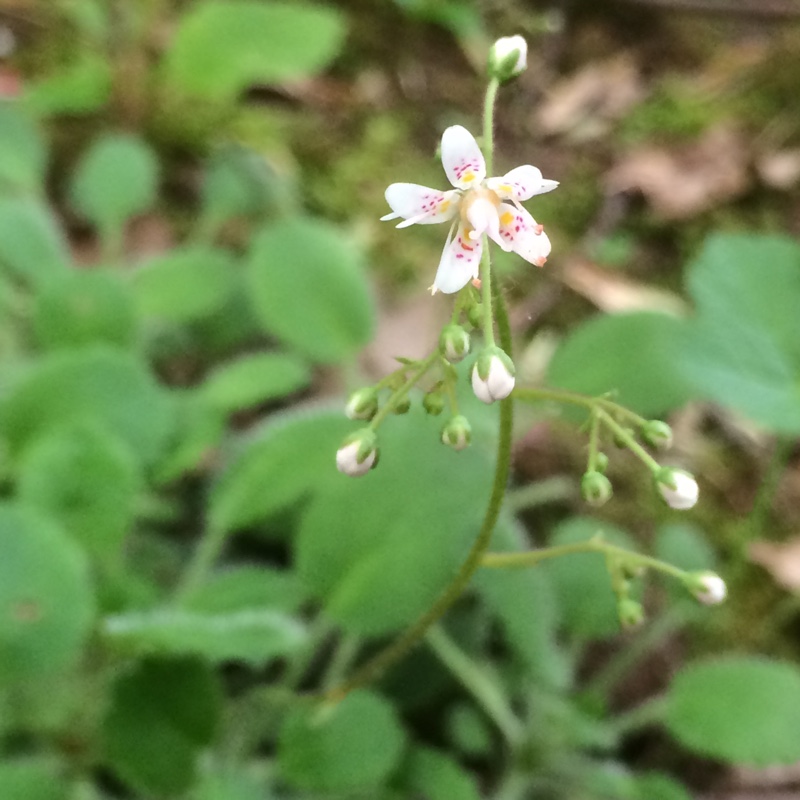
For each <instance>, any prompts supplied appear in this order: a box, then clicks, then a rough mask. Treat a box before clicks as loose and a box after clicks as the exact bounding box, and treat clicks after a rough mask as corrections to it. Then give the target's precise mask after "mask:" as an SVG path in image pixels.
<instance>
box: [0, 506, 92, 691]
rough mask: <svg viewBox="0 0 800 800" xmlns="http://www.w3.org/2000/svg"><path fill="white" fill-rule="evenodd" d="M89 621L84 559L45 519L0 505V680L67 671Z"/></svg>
mask: <svg viewBox="0 0 800 800" xmlns="http://www.w3.org/2000/svg"><path fill="white" fill-rule="evenodd" d="M93 616H94V598H93V595H92V589H91V581H90V577H89V571H88V568H87V563H86V559H85V558H84V556H83V553H82V552H81V551H80V549H79V548H78V546H77V545H76V544H75V543H74V542H72V541H71V540H70V539H69V538H67V536H66V535H65V534H64V532H63V531H62V530H61V529H60V528H59V527H58V526H57V525H56V524H55V523H54V522H52V521H51V520H49V519H48V518H46V517H44V516H40V515H38V514H37V513H34V512H33V511H32V510H28V509H24V508H18V507H15V506H12V505H9V504H3V505H0V652H2V654H3V657H2V658H0V681H8V682H11V681H17V680H20V679H29V678H31V677H35V676H37V675H40V674H47V673H51V672H57V671H58V670H63V669H66V668H67V667H69V666H71V665H72V664H73V663H74V662H75V661H76V660H77V658H78V656H79V654H80V652H81V648H82V647H83V645H84V643H85V641H86V639H87V637H88V634H89V628H90V625H91V623H92V618H93Z"/></svg>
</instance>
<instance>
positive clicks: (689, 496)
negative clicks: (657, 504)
mask: <svg viewBox="0 0 800 800" xmlns="http://www.w3.org/2000/svg"><path fill="white" fill-rule="evenodd" d="M656 486H658V491H659V492H660V493H661V496H662V497H663V498H664V500H665V502H666V503H667V505H668V506H669V507H670V508H675V509H678V510H679V511H685V510H686V509H688V508H692V506H694V504H695V503H696V502H697V498H698V496H699V494H700V490H699V488H698V486H697V481H696V480H695V479H694V477H693V476H692V475H691V474H690V473H688V472H686V471H685V470H682V469H675V468H674V467H664V468H663V469H661V470H660V471H659V472H658V473H657V474H656Z"/></svg>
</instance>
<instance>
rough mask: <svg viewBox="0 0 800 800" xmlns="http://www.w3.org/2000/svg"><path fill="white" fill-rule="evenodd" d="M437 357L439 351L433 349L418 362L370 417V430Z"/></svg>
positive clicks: (386, 414) (384, 416)
mask: <svg viewBox="0 0 800 800" xmlns="http://www.w3.org/2000/svg"><path fill="white" fill-rule="evenodd" d="M438 358H439V351H438V350H434V351H433V352H432V353H431V354H430V355H429V356H428V357H427V358H426V359H424V360H423V361H421V362H420V365H419V367H417V369H416V370H415V371H414V372H412V373H411V376H410V377H409V378H407V379H406V381H405V383H403V385H402V386H400V387H399V388H398V389H395V391H394V392H392V396H391V397H390V398H389V399H388V400H387V401H386V403H384V405H383V407H382V408H381V409H380V410H379V411H378V413H377V414H376V415H375V416H374V417H373V418H372V421H371V422H370V424H369V427H370V428H372V430H377V428H378V426H379V425H380V424H381V422H383V421H384V420H385V419H386V417H387V416H388V415H389V414H391V413H392V409H393V408H394V407H395V405H397V403H398V402H400V401H401V400H402V399H403V398H404V397H405V396H406V395H407V394H408V392H409V391H410V390H411V389H412V388H413V387H414V386H415V385H416V383H417V381H418V380H419V379H420V378H421V377H422V376H423V375H424V374H425V373H426V372H427V371H428V370H429V369H430V368H431V367H432V366H433V363H434V362H435V361H436V360H437V359H438Z"/></svg>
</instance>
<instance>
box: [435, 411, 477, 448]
mask: <svg viewBox="0 0 800 800" xmlns="http://www.w3.org/2000/svg"><path fill="white" fill-rule="evenodd" d="M471 441H472V426H471V425H470V424H469V420H468V419H467V418H466V417H464V416H462V415H461V414H457V415H456V416H455V417H453V418H452V419H450V421H449V422H448V423H447V424H446V425H445V426H444V428H442V442H443V443H444V444H446V445H447V446H448V447H452V448H453V450H463V449H464V448H465V447H468V446H469V443H470V442H471Z"/></svg>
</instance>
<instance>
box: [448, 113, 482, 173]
mask: <svg viewBox="0 0 800 800" xmlns="http://www.w3.org/2000/svg"><path fill="white" fill-rule="evenodd" d="M442 166H443V167H444V171H445V172H446V173H447V179H448V180H449V181H450V183H452V184H453V186H455V187H456V188H457V189H471V188H472V187H474V186H478V185H479V184H480V182H481V181H482V180H483V179H484V178H485V177H486V162H485V161H484V160H483V154H482V153H481V149H480V147H478V143H477V142H476V141H475V137H474V136H473V135H472V134H471V133H470V132H469V131H468V130H467V129H466V128H464V127H462V126H461V125H453V126H452V127H451V128H448V129H447V130H446V131H445V132H444V134H442Z"/></svg>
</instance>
